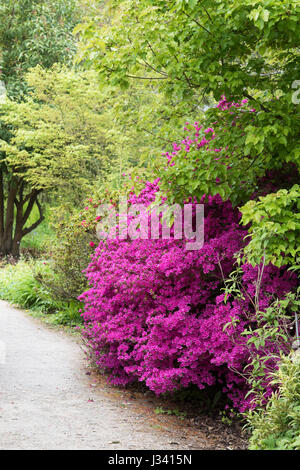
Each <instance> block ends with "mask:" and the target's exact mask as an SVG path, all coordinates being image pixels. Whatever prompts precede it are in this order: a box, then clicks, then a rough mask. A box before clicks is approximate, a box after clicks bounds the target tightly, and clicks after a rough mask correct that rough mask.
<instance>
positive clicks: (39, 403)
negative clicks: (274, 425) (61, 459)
mask: <svg viewBox="0 0 300 470" xmlns="http://www.w3.org/2000/svg"><path fill="white" fill-rule="evenodd" d="M79 343H80V341H79V338H78V337H76V336H74V335H70V334H68V333H66V332H64V331H62V330H61V329H56V328H55V329H53V327H52V328H50V327H48V326H47V325H45V324H44V323H42V322H41V321H40V320H38V319H35V318H32V317H31V316H29V314H28V313H26V312H23V311H21V310H19V309H16V308H14V307H12V306H10V305H8V304H7V303H6V302H3V301H0V449H26V450H28V449H42V450H43V449H108V450H120V449H129V450H130V449H154V450H155V449H164V450H165V449H174V450H175V449H205V448H216V447H217V446H216V443H215V440H214V439H210V438H209V437H207V435H206V434H205V433H204V432H201V431H200V430H199V429H193V427H191V426H188V425H186V424H181V423H178V422H180V420H179V419H178V418H176V417H174V416H157V415H155V413H154V407H153V405H151V404H149V403H148V402H147V400H146V398H144V399H143V398H135V397H134V396H132V395H130V392H124V391H122V390H118V389H115V388H112V387H109V386H108V385H106V382H105V380H104V378H103V377H101V375H100V374H96V373H95V372H93V371H91V369H90V368H89V366H88V363H87V361H86V359H85V355H84V352H83V351H82V348H81V347H80V344H79ZM142 396H143V395H142Z"/></svg>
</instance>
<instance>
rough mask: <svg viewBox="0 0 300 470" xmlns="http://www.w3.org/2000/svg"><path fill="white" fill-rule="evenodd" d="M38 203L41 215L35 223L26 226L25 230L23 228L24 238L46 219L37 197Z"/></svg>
mask: <svg viewBox="0 0 300 470" xmlns="http://www.w3.org/2000/svg"><path fill="white" fill-rule="evenodd" d="M35 202H36V205H37V206H38V209H39V213H40V217H39V219H38V220H37V221H36V222H34V224H32V225H31V226H30V227H28V228H25V229H24V230H22V238H23V237H24V236H25V235H27V234H28V233H30V232H32V230H34V229H35V228H37V227H38V226H39V225H40V224H41V223H42V222H43V220H44V219H45V217H44V215H43V211H42V206H41V204H40V202H39V201H38V200H37V199H36V201H35Z"/></svg>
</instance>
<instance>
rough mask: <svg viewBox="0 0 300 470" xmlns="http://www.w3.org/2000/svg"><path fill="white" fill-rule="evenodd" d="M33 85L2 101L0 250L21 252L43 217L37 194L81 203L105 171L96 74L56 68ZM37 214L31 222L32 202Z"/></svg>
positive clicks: (35, 73) (31, 79)
mask: <svg viewBox="0 0 300 470" xmlns="http://www.w3.org/2000/svg"><path fill="white" fill-rule="evenodd" d="M27 81H28V85H29V86H30V87H32V88H34V91H33V92H32V93H31V96H30V97H29V98H28V99H27V100H26V101H23V102H20V103H17V102H13V101H8V102H7V103H6V104H3V105H1V107H0V113H1V122H2V135H3V134H4V133H6V135H7V138H6V139H5V140H1V141H0V253H1V254H2V255H8V254H11V255H13V256H18V255H19V246H20V242H21V240H22V238H23V237H24V236H25V235H27V234H28V233H30V232H31V231H32V230H34V229H35V228H36V227H37V226H38V225H39V224H40V223H41V222H42V221H43V219H44V216H43V212H42V206H41V204H40V202H39V195H40V194H41V193H42V192H45V191H47V192H49V191H50V192H52V193H53V192H54V193H56V194H57V192H58V191H59V195H60V196H62V197H64V198H65V199H67V200H69V201H71V202H73V203H74V202H78V201H79V200H81V199H82V197H84V195H85V194H86V192H87V191H88V190H89V189H90V188H91V186H92V183H91V181H94V179H95V176H97V175H99V173H101V171H102V170H104V168H105V165H106V157H105V155H107V154H108V155H109V150H107V149H106V140H105V135H104V118H103V117H102V114H101V113H100V110H101V107H102V106H103V100H102V95H101V93H100V91H99V90H98V91H97V86H96V79H95V76H94V74H91V73H85V74H82V75H78V74H75V73H74V72H72V71H68V70H67V69H66V68H61V67H60V66H58V65H57V66H54V67H53V68H52V69H51V70H50V71H45V70H44V69H42V68H41V67H37V68H36V69H33V70H32V71H31V72H30V73H29V74H28V76H27ZM35 205H36V206H37V207H38V210H39V214H40V216H39V218H38V220H37V221H36V222H35V223H33V224H32V225H30V226H28V225H27V223H28V219H29V216H30V214H31V211H32V209H33V207H34V206H35Z"/></svg>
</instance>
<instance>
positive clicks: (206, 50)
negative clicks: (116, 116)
mask: <svg viewBox="0 0 300 470" xmlns="http://www.w3.org/2000/svg"><path fill="white" fill-rule="evenodd" d="M90 3H92V4H93V5H95V6H98V16H96V17H95V18H93V19H91V18H89V21H87V22H86V23H85V24H81V25H79V26H77V28H76V30H75V31H76V32H77V33H79V32H80V35H81V51H80V56H79V57H80V58H82V59H84V60H86V61H88V64H89V65H90V64H91V65H93V66H94V67H95V68H97V70H99V73H100V75H101V76H102V77H103V78H105V79H106V80H109V81H110V83H113V84H116V83H118V84H121V85H123V86H128V84H129V82H130V80H131V79H135V78H136V79H138V78H140V79H148V80H152V81H154V80H156V82H157V86H158V88H159V89H161V90H163V91H164V92H168V93H169V94H173V95H176V97H177V98H182V97H185V96H191V94H193V90H194V89H202V90H205V91H206V93H210V92H211V93H213V94H214V96H215V98H216V99H219V98H220V96H221V95H222V94H223V93H225V94H226V96H227V97H229V96H235V97H236V98H239V97H241V96H242V95H243V93H244V90H245V87H251V88H253V89H259V90H268V89H269V88H270V81H272V82H273V85H274V88H278V89H284V91H285V92H288V91H290V86H291V81H292V80H293V79H297V78H298V75H297V72H298V71H299V64H297V59H298V58H299V50H298V43H299V29H298V28H297V23H298V20H299V14H300V9H299V2H298V1H297V0H292V1H289V2H287V3H286V2H284V3H283V2H281V1H279V0H268V1H265V0H264V1H256V2H255V3H253V1H252V0H247V1H245V2H242V3H241V2H238V1H237V0H228V1H224V0H205V1H203V2H196V1H189V2H183V1H181V2H177V6H178V7H182V6H183V4H184V3H185V8H178V9H177V10H176V5H175V2H165V1H163V0H155V1H149V0H142V1H139V2H131V1H130V0H112V1H110V2H107V4H106V6H105V5H104V6H103V2H99V1H93V2H90ZM174 7H175V8H174ZM99 25H101V27H100V26H99ZM282 66H284V67H285V68H287V69H288V70H286V73H284V74H281V73H278V70H280V69H282ZM276 72H277V73H276ZM287 72H289V74H288V73H287ZM295 75H296V76H295Z"/></svg>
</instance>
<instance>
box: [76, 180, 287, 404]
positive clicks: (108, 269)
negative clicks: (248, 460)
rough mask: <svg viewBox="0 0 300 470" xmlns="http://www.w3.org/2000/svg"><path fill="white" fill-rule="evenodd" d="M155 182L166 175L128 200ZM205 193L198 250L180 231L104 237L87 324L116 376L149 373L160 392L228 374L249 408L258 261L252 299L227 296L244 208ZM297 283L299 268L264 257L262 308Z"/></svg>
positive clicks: (227, 384)
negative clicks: (247, 371) (247, 370)
mask: <svg viewBox="0 0 300 470" xmlns="http://www.w3.org/2000/svg"><path fill="white" fill-rule="evenodd" d="M157 191H158V181H155V182H154V183H147V184H146V186H145V188H144V190H143V191H142V192H141V193H140V195H139V196H135V195H133V196H132V197H131V198H130V199H129V202H130V203H132V202H134V203H138V202H140V203H143V204H145V203H148V204H150V203H151V202H152V201H153V200H154V199H155V194H156V193H157ZM199 202H205V239H204V246H203V248H202V249H201V250H200V251H198V250H196V251H187V250H185V243H184V242H185V241H184V240H175V239H172V238H171V239H169V240H142V239H136V240H119V239H114V240H103V241H101V242H100V243H99V246H98V247H97V248H96V250H95V253H94V256H93V257H92V261H91V263H90V265H89V267H88V268H87V270H86V275H87V278H88V280H89V283H90V286H91V287H90V289H89V290H88V291H87V292H85V293H84V294H82V295H81V296H80V299H81V300H82V301H83V302H84V303H85V311H84V313H83V318H84V321H85V329H84V332H83V334H84V336H85V338H86V340H87V343H88V345H89V348H90V350H91V351H92V354H93V358H94V360H95V362H96V364H97V365H98V366H99V367H100V368H101V369H103V370H105V371H109V372H110V381H111V383H113V384H116V385H126V384H128V383H130V382H133V381H136V380H139V381H144V382H145V383H146V385H147V386H148V387H149V388H150V389H151V390H153V391H154V392H155V393H157V394H160V393H164V392H167V391H170V392H172V391H174V390H176V389H179V388H181V387H187V386H188V385H189V384H195V385H197V386H198V387H199V388H200V389H201V388H204V387H207V386H210V385H213V384H216V383H220V384H223V391H224V392H225V393H227V394H228V396H229V397H230V398H231V399H232V401H233V403H234V405H235V406H237V407H239V408H240V409H244V408H245V407H247V406H248V401H249V399H247V400H245V399H244V396H245V392H246V389H247V386H246V381H245V378H244V377H243V376H242V375H241V374H242V372H243V369H244V366H245V365H246V364H247V361H248V358H249V347H248V345H247V339H246V338H245V337H242V336H240V335H241V333H242V332H243V331H244V329H245V327H246V326H247V325H249V323H254V322H255V317H254V308H253V306H252V304H251V301H252V300H251V299H252V297H253V295H254V294H253V292H254V290H255V282H256V279H257V269H258V268H254V267H252V266H250V265H244V266H243V283H244V290H245V292H246V293H247V295H246V296H245V299H234V298H233V299H229V301H228V302H227V303H224V294H222V288H223V287H224V280H225V278H226V277H227V276H228V275H229V274H230V272H231V271H232V270H233V267H234V255H235V253H236V252H238V251H239V250H240V249H241V248H242V247H243V245H244V237H245V235H246V233H247V232H246V230H245V228H243V227H241V226H240V224H239V221H240V214H239V212H238V210H236V209H234V208H233V207H232V205H231V203H230V202H228V201H227V202H224V201H222V199H221V197H220V196H219V195H215V196H209V197H207V198H205V197H203V198H202V200H201V201H199ZM294 285H295V280H294V278H293V277H292V275H291V274H288V273H286V272H285V271H283V270H282V269H281V270H280V269H278V268H274V267H273V266H268V267H266V268H265V272H264V276H263V280H262V287H261V292H262V294H261V296H260V308H266V307H267V306H268V304H269V303H270V302H271V301H272V297H273V296H274V295H275V296H277V297H281V296H283V295H284V294H285V293H286V292H288V291H290V290H291V289H292V288H293V287H294ZM228 323H232V324H231V325H230V326H229V327H227V328H226V329H225V328H224V327H225V326H226V325H227V324H228ZM270 347H271V345H270Z"/></svg>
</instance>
